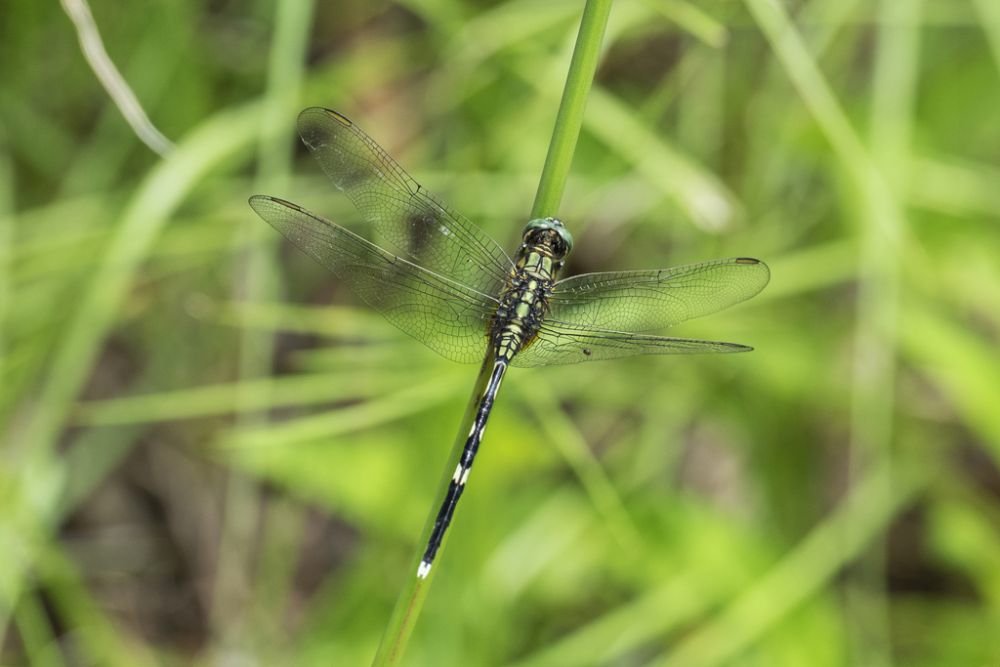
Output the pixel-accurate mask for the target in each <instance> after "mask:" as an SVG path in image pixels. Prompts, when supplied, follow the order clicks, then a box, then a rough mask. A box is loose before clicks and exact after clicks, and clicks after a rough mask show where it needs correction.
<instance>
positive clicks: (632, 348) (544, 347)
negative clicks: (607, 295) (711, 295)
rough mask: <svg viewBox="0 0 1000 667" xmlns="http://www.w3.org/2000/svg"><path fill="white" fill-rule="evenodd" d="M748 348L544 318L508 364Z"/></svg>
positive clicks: (735, 350)
mask: <svg viewBox="0 0 1000 667" xmlns="http://www.w3.org/2000/svg"><path fill="white" fill-rule="evenodd" d="M752 349H753V348H751V347H747V346H746V345H737V344H736V343H720V342H716V341H710V340H694V339H689V338H667V337H664V336H649V335H646V334H636V333H626V332H622V331H609V330H606V329H598V328H594V327H588V326H583V325H579V324H572V323H568V322H559V321H553V320H551V319H547V320H546V321H545V322H544V323H542V328H541V329H540V330H539V332H538V335H537V336H536V337H535V339H534V340H532V341H531V343H530V344H529V345H528V346H527V347H526V348H524V349H523V350H521V351H520V352H519V353H517V354H516V355H515V356H514V359H513V361H512V362H511V363H512V364H513V365H514V366H522V367H531V366H555V365H558V364H575V363H579V362H581V361H600V360H603V359H617V358H619V357H633V356H636V355H640V354H706V353H713V352H749V351H750V350H752Z"/></svg>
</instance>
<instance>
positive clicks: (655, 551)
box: [0, 0, 1000, 667]
mask: <svg viewBox="0 0 1000 667" xmlns="http://www.w3.org/2000/svg"><path fill="white" fill-rule="evenodd" d="M92 9H93V13H94V18H95V21H96V23H97V25H98V26H99V28H100V30H101V34H102V37H103V41H104V44H105V47H106V49H107V51H108V53H109V55H110V57H111V58H112V59H113V60H114V61H115V62H116V63H117V65H118V66H119V68H120V69H121V71H122V74H123V76H124V78H125V80H126V81H127V82H128V83H129V85H130V86H131V88H132V89H133V90H134V93H135V96H136V98H137V99H138V101H139V102H140V104H141V105H142V106H143V107H144V108H145V110H146V111H147V113H148V114H149V116H150V118H151V119H152V120H153V122H154V124H155V125H156V126H157V127H158V128H159V129H160V130H161V131H162V132H163V133H164V134H165V135H166V136H167V137H169V138H170V139H171V140H173V141H174V142H175V143H176V149H175V150H174V151H172V152H171V153H170V155H169V156H168V157H167V158H165V159H161V158H160V157H158V156H157V155H156V154H154V153H153V152H152V151H150V150H149V149H148V148H147V147H145V146H144V145H143V144H142V143H141V142H140V141H139V140H138V139H137V138H136V135H135V134H134V133H133V132H132V131H131V130H130V129H129V127H128V125H127V124H126V123H125V121H124V120H123V118H122V115H121V113H120V112H119V111H118V110H117V109H116V107H115V106H114V104H113V103H112V102H111V101H110V99H109V97H108V95H107V94H106V92H105V91H104V90H103V89H102V88H101V86H100V84H99V83H98V81H97V79H96V77H95V75H94V72H93V71H92V70H91V69H90V67H89V66H88V65H87V64H86V61H85V60H84V58H83V56H82V55H81V50H80V46H79V43H78V41H77V35H76V33H75V31H74V28H73V24H72V23H71V21H70V20H69V19H68V18H67V16H66V14H65V13H64V12H63V10H62V9H61V8H60V6H59V5H58V4H56V3H54V2H48V3H26V2H24V3H8V4H5V5H4V7H3V10H2V12H3V16H2V20H0V62H3V69H2V72H0V77H2V79H0V85H2V95H0V324H2V329H0V377H2V382H0V437H2V442H3V445H2V450H0V454H2V456H0V622H2V624H3V625H2V627H3V629H4V635H3V640H2V649H0V651H2V652H0V663H2V664H3V665H46V666H49V665H51V666H59V665H129V666H134V665H190V664H196V665H292V666H305V665H365V664H368V662H369V661H370V660H371V657H372V655H373V654H374V651H375V648H376V646H377V644H378V641H379V638H380V636H381V633H382V630H383V628H384V627H385V623H386V621H387V620H388V617H389V612H390V609H391V608H392V604H393V602H394V600H395V597H396V595H397V593H398V591H399V590H400V589H401V588H402V586H403V582H404V581H405V580H406V579H407V578H408V577H411V576H412V571H411V569H410V564H411V559H412V557H413V553H414V550H415V549H417V548H418V546H419V545H417V544H416V540H417V536H418V535H419V532H420V529H421V526H422V523H423V521H424V518H425V516H426V514H427V513H428V512H429V511H430V510H431V507H430V505H431V503H432V499H433V497H434V494H435V489H436V485H437V483H438V481H439V478H440V476H441V474H442V467H443V465H444V462H445V460H446V457H447V454H448V450H449V447H450V444H451V441H452V439H453V437H454V432H453V431H454V429H455V428H456V426H457V424H458V422H459V420H460V417H461V413H462V411H463V409H464V406H465V403H466V400H467V397H468V392H469V391H470V389H471V388H472V384H473V380H474V377H475V374H476V368H475V367H472V366H469V367H462V366H459V365H454V364H451V363H450V362H447V361H445V360H443V359H440V358H438V357H437V356H436V355H434V353H433V352H430V351H429V350H427V349H425V348H423V347H422V346H421V345H420V344H419V343H417V342H415V341H413V340H411V339H410V338H409V337H407V336H406V335H404V334H402V333H400V332H399V331H397V330H396V329H394V328H392V327H391V326H390V325H389V324H388V323H386V322H385V321H383V320H382V319H381V318H380V317H379V316H377V315H376V314H374V313H372V312H369V311H367V310H366V309H364V308H363V307H362V306H361V305H360V303H359V301H358V300H357V299H356V298H354V297H353V295H351V294H350V293H348V292H346V291H345V290H344V289H343V288H342V287H341V286H339V285H337V284H336V283H335V281H334V280H332V279H331V276H330V275H329V274H327V273H326V272H325V271H324V270H323V269H322V268H320V267H318V266H317V265H315V264H313V263H312V262H311V261H310V260H309V259H308V258H307V257H306V256H305V255H303V254H302V253H300V252H298V251H297V250H295V249H294V248H291V247H289V246H288V245H287V244H285V243H283V242H282V240H281V238H280V237H279V236H278V235H277V234H276V233H274V232H273V230H271V229H270V228H269V227H268V226H267V225H265V224H264V223H263V222H262V221H260V220H259V219H257V218H256V216H255V215H254V214H253V213H252V212H251V211H250V209H249V208H248V206H247V205H246V199H247V197H248V196H249V195H251V194H254V193H258V192H262V193H268V194H273V195H277V196H282V197H286V198H289V199H292V200H294V201H296V202H299V203H301V204H302V205H304V206H306V207H308V208H311V209H312V210H315V211H318V212H321V213H323V214H324V215H326V216H328V217H331V218H333V219H335V220H338V221H342V222H343V223H344V224H347V225H357V223H358V222H359V216H358V215H357V214H356V212H354V211H353V210H351V209H350V207H349V206H348V204H347V202H346V200H345V199H344V198H342V197H341V196H339V195H338V193H336V192H335V191H334V190H333V188H332V187H331V186H330V185H329V184H328V183H325V182H324V180H323V178H322V177H321V174H320V172H319V169H318V168H317V165H316V164H315V163H314V162H313V161H312V160H311V159H310V158H309V157H308V156H306V155H305V154H304V151H303V150H302V148H301V146H300V144H299V142H298V140H297V138H296V137H295V136H294V132H293V129H292V127H293V123H294V118H295V115H296V113H297V112H298V110H299V109H300V108H302V107H305V106H310V105H321V106H327V107H331V108H334V109H337V110H339V111H341V112H343V113H345V114H346V115H348V116H349V117H351V118H352V119H354V120H355V122H356V123H357V124H359V125H360V126H361V127H363V128H364V129H365V130H366V131H367V132H368V133H369V134H371V135H372V136H373V137H374V138H375V139H376V140H377V141H379V143H381V144H382V145H383V146H385V147H386V149H387V150H389V151H390V153H392V154H393V155H395V156H396V157H397V159H398V160H399V161H400V162H401V163H402V164H403V165H404V167H406V168H407V169H408V170H409V171H410V172H411V173H413V175H414V176H415V177H417V179H418V180H419V181H421V182H422V183H423V184H424V185H425V186H427V187H428V188H429V189H430V190H432V191H433V192H435V193H437V194H438V195H439V196H440V197H442V198H443V199H444V200H445V201H447V202H448V203H449V204H451V205H452V206H453V207H454V208H456V209H457V210H459V211H462V212H463V213H465V214H466V215H467V216H469V217H470V218H472V219H474V220H475V221H476V222H477V223H479V224H481V225H482V226H483V227H484V228H485V229H487V230H488V232H489V233H491V234H492V235H493V236H494V237H496V238H497V239H499V240H501V241H502V242H504V243H506V244H508V246H509V247H510V248H511V249H513V248H514V244H515V243H516V239H517V235H518V233H519V231H520V229H521V227H522V225H523V224H524V221H525V216H526V215H527V212H528V210H529V208H530V204H531V200H532V197H533V195H534V188H535V186H536V185H537V180H538V176H539V174H540V171H541V165H542V162H543V160H544V155H545V151H546V148H547V145H548V140H549V136H550V134H551V129H552V123H553V120H554V118H555V112H556V108H557V105H558V98H559V95H560V93H561V86H562V81H563V78H564V76H565V70H566V66H567V63H568V58H569V53H570V50H571V47H572V40H573V38H574V35H575V32H576V28H577V23H578V20H579V15H580V11H581V9H582V3H581V2H578V1H573V2H569V1H565V0H556V1H553V2H545V3H541V2H533V1H530V0H514V1H513V2H506V3H497V2H482V1H480V2H471V1H468V2H463V1H459V0H404V1H402V2H398V3H385V2H365V1H363V0H357V1H354V2H330V3H316V6H315V7H313V6H311V5H310V4H309V3H304V2H282V3H272V2H253V3H240V2H196V1H194V0H181V1H175V2H166V1H165V0H156V1H154V2H129V3H120V2H112V1H110V0H95V2H94V3H93V5H92ZM606 47H607V48H606V53H605V56H604V59H603V62H602V65H601V68H600V71H599V74H598V79H597V82H596V85H595V89H594V90H593V93H592V95H591V98H590V100H589V103H588V108H587V115H586V121H585V125H584V130H583V135H582V137H581V140H580V144H579V146H578V149H577V153H576V158H575V162H574V166H573V173H572V177H571V180H570V182H569V185H568V189H567V193H566V196H565V198H564V200H563V206H562V209H561V217H562V218H563V219H564V220H566V221H567V224H568V226H569V227H570V229H571V230H572V232H573V234H574V235H575V237H576V251H575V253H574V255H573V256H572V261H571V263H570V266H569V269H568V273H578V272H585V271H598V270H614V269H625V268H653V267H662V266H670V265H677V264H684V263H688V262H693V261H698V260H704V259H710V258H713V257H725V256H734V255H749V256H754V257H759V258H761V259H763V260H765V261H767V262H768V263H769V264H770V266H771V268H772V274H773V278H772V282H771V285H770V286H769V287H768V288H767V289H766V290H765V291H764V293H763V294H762V295H761V296H759V297H757V298H755V299H754V300H753V301H751V302H748V303H747V304H745V305H742V306H740V307H739V308H735V309H733V310H731V311H727V312H724V313H720V314H718V315H715V316H712V317H711V318H706V319H704V320H699V321H696V322H692V323H689V324H686V325H684V326H683V327H678V328H677V330H676V331H675V332H674V333H676V334H678V335H689V336H698V337H706V338H714V339H720V340H731V341H736V342H741V343H746V344H750V345H753V346H755V347H756V351H754V352H752V353H750V354H746V355H739V356H723V357H686V358H678V357H662V358H643V359H632V360H623V361H609V362H599V363H593V364H581V365H577V366H569V367H559V368H551V369H538V370H523V369H515V371H514V372H512V373H511V374H510V375H509V377H508V379H507V381H506V382H505V384H504V389H503V391H502V392H501V397H500V400H499V401H498V403H497V408H496V410H495V411H494V416H493V418H492V421H491V423H490V428H489V432H488V434H487V437H486V442H485V446H484V449H483V451H482V453H481V455H480V457H479V459H478V464H477V467H476V472H475V474H474V475H473V481H474V483H473V484H472V485H471V486H470V487H469V492H468V493H467V494H465V500H463V503H462V508H461V510H460V511H459V512H458V516H457V518H456V521H455V523H454V525H453V528H452V532H451V536H450V539H449V542H448V545H447V548H446V549H445V551H444V552H443V554H442V556H441V557H440V560H439V565H438V566H437V567H439V568H440V569H439V571H438V572H437V575H436V578H435V586H434V587H433V589H432V590H431V592H430V596H429V598H428V601H427V606H426V607H425V610H424V614H423V616H422V617H421V619H420V622H419V624H418V626H417V629H416V632H415V634H414V637H413V640H412V642H411V645H410V652H409V654H408V656H407V660H406V661H405V664H408V665H415V666H416V665H427V666H432V665H433V666H438V665H508V666H511V667H513V666H515V665H516V666H517V667H529V666H531V667H541V666H543V665H551V666H566V667H572V666H578V665H579V666H582V665H622V666H624V665H655V666H683V667H694V666H704V667H707V666H714V665H761V666H763V665H767V666H769V667H773V666H775V665H789V666H791V665H796V666H798V665H811V666H812V667H824V666H828V665H829V666H834V665H886V666H887V665H914V666H917V665H919V666H931V665H949V666H951V665H997V664H1000V633H997V632H996V629H997V628H998V627H1000V532H998V528H1000V495H998V494H1000V473H998V468H997V461H998V457H1000V355H998V352H997V343H998V342H1000V227H998V223H1000V164H998V159H1000V4H998V3H997V2H996V1H995V0H881V1H877V0H809V1H799V0H795V1H791V0H781V1H780V2H779V0H745V1H744V2H736V1H734V0H707V1H706V2H700V3H694V2H690V3H689V2H685V1H683V0H643V1H640V0H631V1H625V0H622V1H621V2H619V3H617V4H616V6H615V7H614V9H613V11H612V16H611V24H610V26H609V28H608V33H607V37H606ZM356 228H358V227H356ZM359 229H360V230H361V231H363V227H361V228H359Z"/></svg>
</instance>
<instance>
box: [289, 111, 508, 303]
mask: <svg viewBox="0 0 1000 667" xmlns="http://www.w3.org/2000/svg"><path fill="white" fill-rule="evenodd" d="M298 128H299V135H300V136H301V137H302V141H304V142H305V144H306V146H308V147H309V149H310V150H311V151H312V153H313V156H314V157H315V158H316V159H317V160H318V161H319V164H320V167H322V169H323V171H324V172H325V173H326V175H327V176H329V177H330V180H331V181H333V183H334V185H336V186H337V187H338V188H339V189H340V190H342V191H343V192H344V193H345V194H346V195H347V196H348V197H349V198H350V200H351V202H353V203H354V205H355V206H356V207H357V208H358V210H359V211H361V214H362V215H363V216H364V217H365V219H366V220H367V221H368V222H369V223H370V224H371V225H372V226H373V227H374V228H375V231H376V233H377V235H378V237H379V239H385V240H386V241H387V242H388V243H391V244H392V245H393V246H395V247H396V248H397V249H398V250H399V251H400V252H401V253H402V254H403V255H404V256H405V257H407V258H408V259H410V260H412V261H413V262H414V263H415V264H419V265H420V266H423V267H424V268H426V269H429V270H431V271H434V272H435V273H438V274H440V275H442V276H445V277H447V278H451V279H452V280H454V281H456V282H459V283H462V284H463V285H466V286H468V287H471V288H472V289H475V290H477V291H479V292H482V293H483V294H487V295H489V296H496V295H497V294H499V292H500V289H501V287H502V286H503V282H504V280H505V279H506V277H507V274H508V273H509V271H510V269H511V267H512V263H511V260H510V258H509V257H508V256H507V254H506V253H505V252H504V251H503V249H502V248H501V247H500V246H499V245H498V244H497V242H496V241H494V240H493V239H491V238H490V237H489V236H487V235H486V234H485V233H483V231H482V230H481V229H479V228H478V227H476V226H475V225H474V224H472V223H471V222H470V221H469V220H467V219H466V218H464V217H462V216H460V215H458V214H457V213H455V212H453V211H450V210H448V209H447V208H446V207H445V206H444V205H442V204H441V203H439V202H438V201H437V200H435V199H434V198H433V197H432V196H430V194H428V193H427V192H426V191H424V190H423V188H421V187H420V185H418V184H417V182H416V181H414V180H413V179H412V178H411V177H410V176H409V174H407V173H406V172H405V171H403V169H402V167H400V166H399V165H398V164H396V162H395V160H393V159H392V158H391V157H389V154H388V153H386V152H385V151H384V150H383V149H382V148H381V147H380V146H379V145H378V144H376V143H375V142H374V141H373V140H372V139H371V138H370V137H369V136H368V135H366V134H365V133H364V132H362V131H361V130H360V129H359V128H358V127H357V126H355V125H354V124H353V123H352V122H351V121H350V120H348V119H347V118H345V117H344V116H341V115H340V114H339V113H337V112H336V111H331V110H329V109H322V108H319V107H312V108H310V109H306V110H305V111H303V112H302V113H301V114H299V121H298Z"/></svg>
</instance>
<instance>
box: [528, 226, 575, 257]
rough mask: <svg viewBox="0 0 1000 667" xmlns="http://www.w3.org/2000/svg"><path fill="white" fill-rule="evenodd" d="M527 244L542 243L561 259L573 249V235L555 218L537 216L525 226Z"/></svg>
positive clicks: (554, 255)
mask: <svg viewBox="0 0 1000 667" xmlns="http://www.w3.org/2000/svg"><path fill="white" fill-rule="evenodd" d="M523 238H524V243H525V245H542V246H546V247H548V248H549V249H550V250H551V251H552V255H553V257H554V258H555V259H557V260H561V259H562V258H563V257H565V256H566V255H568V254H569V251H570V250H572V249H573V235H572V234H570V233H569V230H568V229H566V227H564V226H563V223H562V222H560V221H559V220H557V219H555V218H536V219H535V220H532V221H531V222H529V223H528V224H527V225H525V226H524V237H523Z"/></svg>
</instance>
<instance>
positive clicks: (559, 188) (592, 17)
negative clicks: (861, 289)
mask: <svg viewBox="0 0 1000 667" xmlns="http://www.w3.org/2000/svg"><path fill="white" fill-rule="evenodd" d="M610 12H611V0H587V5H586V7H584V9H583V19H581V21H580V31H579V33H577V36H576V46H575V47H574V48H573V58H572V60H570V63H569V73H568V74H567V75H566V87H565V88H563V96H562V100H561V101H560V102H559V113H558V114H557V115H556V125H555V128H554V129H553V130H552V141H551V142H550V143H549V152H548V154H547V155H546V156H545V165H544V166H543V167H542V178H541V180H540V181H539V183H538V192H537V193H536V194H535V203H534V205H533V206H532V207H531V217H532V218H544V217H547V216H552V215H555V214H556V212H557V211H558V209H559V202H560V201H561V200H562V195H563V190H564V189H565V188H566V178H567V176H569V168H570V165H571V164H572V162H573V151H574V150H576V140H577V138H578V137H579V136H580V126H581V125H582V124H583V111H584V109H585V108H586V106H587V94H588V93H589V92H590V86H591V84H592V83H593V81H594V72H596V71H597V62H598V59H599V57H600V55H601V42H602V41H603V39H604V28H605V27H606V26H607V24H608V14H609V13H610Z"/></svg>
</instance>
